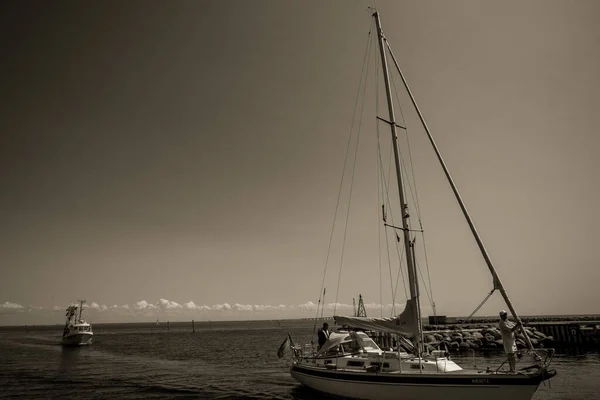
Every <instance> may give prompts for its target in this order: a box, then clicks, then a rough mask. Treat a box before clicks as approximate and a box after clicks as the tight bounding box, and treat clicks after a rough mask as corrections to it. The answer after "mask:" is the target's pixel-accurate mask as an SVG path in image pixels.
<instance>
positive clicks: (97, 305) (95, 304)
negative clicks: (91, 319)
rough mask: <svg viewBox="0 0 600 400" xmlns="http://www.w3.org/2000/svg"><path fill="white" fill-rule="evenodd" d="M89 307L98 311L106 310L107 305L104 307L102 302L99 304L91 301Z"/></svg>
mask: <svg viewBox="0 0 600 400" xmlns="http://www.w3.org/2000/svg"><path fill="white" fill-rule="evenodd" d="M90 308H92V309H94V310H97V311H100V312H104V311H108V307H106V306H105V305H104V304H102V305H100V304H98V303H96V302H92V304H90Z"/></svg>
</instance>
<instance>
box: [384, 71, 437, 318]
mask: <svg viewBox="0 0 600 400" xmlns="http://www.w3.org/2000/svg"><path fill="white" fill-rule="evenodd" d="M390 77H391V81H392V86H393V88H394V94H395V96H396V101H397V102H398V104H400V98H399V96H398V90H397V89H396V82H395V81H394V76H393V75H392V74H390ZM398 109H399V111H400V118H401V120H402V125H404V126H405V127H406V129H404V134H405V136H406V147H407V149H408V163H409V165H410V173H411V175H412V183H413V185H414V197H413V202H414V204H415V211H416V212H417V218H418V221H419V228H420V229H421V238H422V239H423V253H424V257H425V267H426V269H427V284H428V285H429V290H430V291H431V297H430V301H431V307H432V309H433V315H434V316H435V315H436V310H435V301H434V299H433V286H432V285H431V270H430V268H429V259H428V257H427V246H426V244H425V234H424V233H423V231H424V230H423V220H422V217H421V206H420V202H419V191H418V190H417V180H416V179H415V170H414V163H413V159H412V151H411V146H410V136H409V134H408V124H407V122H406V119H405V117H404V113H403V111H402V107H398ZM401 160H402V162H403V163H404V161H403V159H402V158H401ZM407 178H408V177H407ZM407 181H408V179H407ZM408 183H409V186H410V187H411V197H412V186H411V184H410V181H409V182H408ZM423 283H425V279H423Z"/></svg>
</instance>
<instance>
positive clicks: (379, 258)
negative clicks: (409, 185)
mask: <svg viewBox="0 0 600 400" xmlns="http://www.w3.org/2000/svg"><path fill="white" fill-rule="evenodd" d="M375 81H376V82H377V80H375ZM376 92H378V90H377V89H376ZM377 96H378V95H377V94H376V95H375V97H377ZM376 131H377V142H379V129H377V130H376ZM378 150H379V148H378ZM376 158H377V160H376V161H377V207H376V211H377V219H376V221H377V250H378V252H377V255H378V257H377V258H378V261H379V304H381V317H383V273H382V272H381V226H380V225H379V204H381V200H382V197H383V194H382V193H381V192H380V190H383V189H382V187H383V185H382V184H381V167H380V165H379V151H377V156H376ZM382 212H384V210H382ZM382 217H383V215H382ZM383 229H384V233H385V228H383Z"/></svg>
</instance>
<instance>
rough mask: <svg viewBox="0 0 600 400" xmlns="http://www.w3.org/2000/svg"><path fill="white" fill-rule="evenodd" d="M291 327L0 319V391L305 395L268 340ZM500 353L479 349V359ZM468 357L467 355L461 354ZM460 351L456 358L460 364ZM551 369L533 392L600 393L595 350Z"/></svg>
mask: <svg viewBox="0 0 600 400" xmlns="http://www.w3.org/2000/svg"><path fill="white" fill-rule="evenodd" d="M288 331H289V332H290V333H291V334H292V336H293V337H294V338H295V339H296V341H297V342H300V343H303V342H307V341H308V340H310V335H311V332H312V326H308V325H306V324H304V325H302V324H300V325H298V326H294V325H288V326H280V325H279V323H276V322H275V321H265V322H262V324H261V323H253V324H252V325H251V326H249V325H248V324H244V323H237V324H236V323H222V324H219V323H213V324H211V325H210V326H207V325H206V324H205V325H204V326H203V327H201V328H200V329H197V330H196V333H192V332H191V329H190V327H189V326H183V325H180V326H177V325H175V324H174V326H173V328H172V329H171V330H170V331H167V330H166V329H165V327H164V326H159V327H157V326H156V325H154V324H145V325H141V324H139V325H137V326H133V327H132V326H131V325H127V324H124V325H104V326H100V325H99V326H96V328H95V337H94V343H93V345H92V346H89V347H83V348H63V347H62V346H60V345H59V340H60V334H61V332H62V330H61V328H60V327H50V328H48V327H45V328H43V327H40V328H29V333H27V332H25V331H24V329H16V328H10V329H9V328H0V388H2V389H1V390H0V398H3V399H4V398H7V399H17V398H18V399H63V398H68V399H73V400H78V399H110V398H118V399H132V400H135V399H165V398H169V399H282V400H287V399H294V400H305V399H314V398H315V393H314V392H312V391H310V390H308V389H306V388H303V387H302V386H300V385H299V384H298V383H297V382H296V381H295V380H293V379H292V378H291V377H290V375H289V371H288V369H289V359H285V358H284V359H283V360H279V359H278V358H277V355H276V352H277V348H278V347H279V345H280V344H281V342H282V341H283V339H284V338H285V336H286V334H287V332H288ZM501 360H502V359H501V355H491V356H490V355H488V356H481V357H480V358H478V359H477V360H476V362H477V364H478V365H479V366H482V365H488V364H491V365H498V364H499V363H500V362H501ZM462 361H463V362H462V364H463V365H465V366H467V365H470V364H471V363H472V361H473V360H471V359H470V358H465V359H464V360H462ZM460 362H461V360H459V363H460ZM554 367H555V368H556V369H557V371H558V376H557V377H555V378H554V379H553V380H552V386H551V388H549V387H548V386H545V387H542V388H540V390H539V391H538V393H537V394H536V395H535V397H534V399H535V400H559V399H560V400H583V399H585V400H588V399H600V356H599V355H598V354H584V355H574V356H573V355H557V356H556V358H555V363H554Z"/></svg>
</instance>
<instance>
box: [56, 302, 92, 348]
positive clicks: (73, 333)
mask: <svg viewBox="0 0 600 400" xmlns="http://www.w3.org/2000/svg"><path fill="white" fill-rule="evenodd" d="M83 303H85V300H79V304H78V305H73V306H69V307H67V312H66V317H67V321H66V322H65V328H64V330H63V336H62V344H63V346H84V345H88V344H92V338H93V336H94V332H93V331H92V325H90V324H89V323H88V322H87V321H86V320H85V319H84V318H83Z"/></svg>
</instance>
